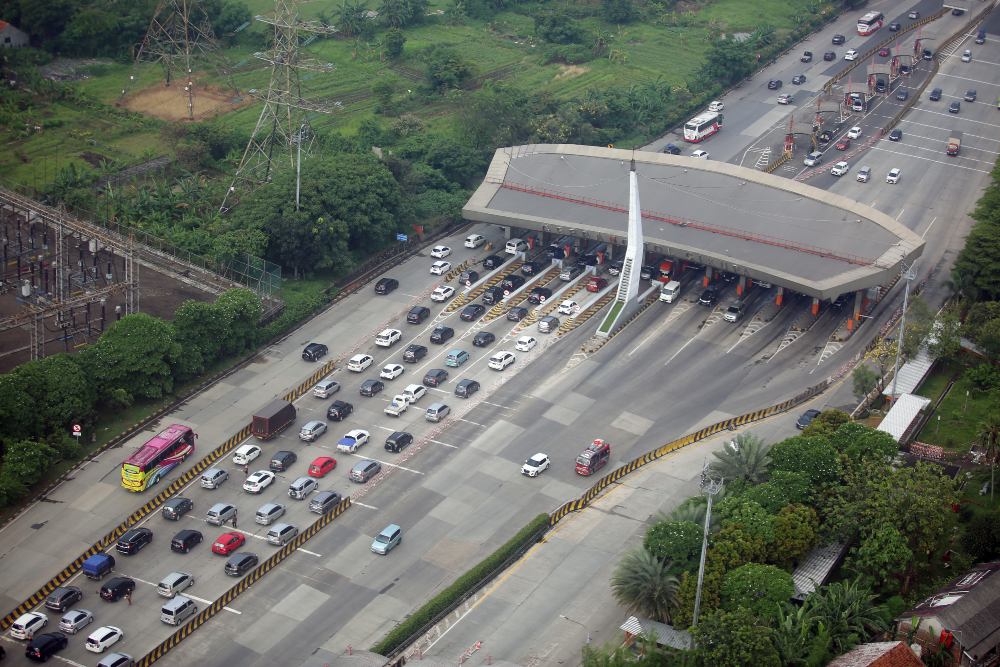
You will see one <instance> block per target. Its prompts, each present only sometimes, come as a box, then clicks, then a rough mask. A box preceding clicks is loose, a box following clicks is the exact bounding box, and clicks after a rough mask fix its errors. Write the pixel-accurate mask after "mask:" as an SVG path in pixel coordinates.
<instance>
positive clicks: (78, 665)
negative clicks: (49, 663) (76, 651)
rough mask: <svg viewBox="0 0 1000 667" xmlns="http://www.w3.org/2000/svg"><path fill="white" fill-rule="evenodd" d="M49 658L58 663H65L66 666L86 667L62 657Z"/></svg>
mask: <svg viewBox="0 0 1000 667" xmlns="http://www.w3.org/2000/svg"><path fill="white" fill-rule="evenodd" d="M51 657H53V658H55V659H56V660H58V661H60V662H65V663H66V664H67V665H75V667H87V666H86V665H83V664H81V663H79V662H77V661H75V660H70V659H69V658H63V657H62V656H58V655H53V656H51Z"/></svg>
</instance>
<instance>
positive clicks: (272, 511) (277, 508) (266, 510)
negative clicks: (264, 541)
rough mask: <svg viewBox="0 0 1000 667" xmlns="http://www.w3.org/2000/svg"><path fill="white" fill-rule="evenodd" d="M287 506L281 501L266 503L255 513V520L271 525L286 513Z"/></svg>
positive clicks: (261, 523)
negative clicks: (280, 502)
mask: <svg viewBox="0 0 1000 667" xmlns="http://www.w3.org/2000/svg"><path fill="white" fill-rule="evenodd" d="M284 513H285V506H284V505H281V504H279V503H264V504H263V505H261V506H260V508H258V510H257V512H256V513H255V514H254V515H253V520H254V521H256V522H257V523H259V524H260V525H262V526H269V525H271V524H272V523H274V521H275V520H276V519H278V518H279V517H281V516H282V515H284Z"/></svg>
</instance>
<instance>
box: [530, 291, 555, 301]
mask: <svg viewBox="0 0 1000 667" xmlns="http://www.w3.org/2000/svg"><path fill="white" fill-rule="evenodd" d="M551 296H552V290H550V289H549V288H548V287H536V288H534V289H533V290H531V294H530V295H528V303H545V301H546V300H548V299H549V298H550V297H551Z"/></svg>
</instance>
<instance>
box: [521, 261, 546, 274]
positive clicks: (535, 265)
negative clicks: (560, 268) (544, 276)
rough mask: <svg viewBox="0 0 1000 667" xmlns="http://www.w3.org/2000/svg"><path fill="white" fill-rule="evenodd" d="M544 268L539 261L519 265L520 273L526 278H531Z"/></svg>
mask: <svg viewBox="0 0 1000 667" xmlns="http://www.w3.org/2000/svg"><path fill="white" fill-rule="evenodd" d="M544 268H545V264H543V263H542V262H539V261H534V262H525V263H524V264H522V265H521V273H523V274H524V275H526V276H533V275H535V274H536V273H538V272H539V271H541V270H542V269H544Z"/></svg>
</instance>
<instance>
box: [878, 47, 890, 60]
mask: <svg viewBox="0 0 1000 667" xmlns="http://www.w3.org/2000/svg"><path fill="white" fill-rule="evenodd" d="M878 54H879V55H880V56H882V57H883V58H888V57H889V49H887V48H885V47H884V46H883V47H882V48H881V49H879V50H878Z"/></svg>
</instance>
